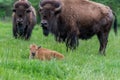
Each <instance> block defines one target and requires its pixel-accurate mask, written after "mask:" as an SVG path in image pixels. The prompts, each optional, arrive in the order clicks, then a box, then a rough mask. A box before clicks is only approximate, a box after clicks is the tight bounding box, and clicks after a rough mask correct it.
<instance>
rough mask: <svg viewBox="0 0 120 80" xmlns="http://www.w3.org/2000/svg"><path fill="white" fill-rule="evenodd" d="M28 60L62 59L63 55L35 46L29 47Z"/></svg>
mask: <svg viewBox="0 0 120 80" xmlns="http://www.w3.org/2000/svg"><path fill="white" fill-rule="evenodd" d="M29 58H30V59H34V58H35V59H40V60H51V59H52V58H56V59H63V58H64V55H62V54H61V53H58V52H56V51H53V50H49V49H46V48H42V47H38V46H37V45H35V44H32V45H30V56H29Z"/></svg>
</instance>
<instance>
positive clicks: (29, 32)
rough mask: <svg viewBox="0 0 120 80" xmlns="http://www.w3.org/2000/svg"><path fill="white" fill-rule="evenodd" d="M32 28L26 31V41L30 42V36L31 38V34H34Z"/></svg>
mask: <svg viewBox="0 0 120 80" xmlns="http://www.w3.org/2000/svg"><path fill="white" fill-rule="evenodd" d="M32 29H33V28H32V27H28V28H27V30H26V35H25V40H29V39H30V36H31V33H32Z"/></svg>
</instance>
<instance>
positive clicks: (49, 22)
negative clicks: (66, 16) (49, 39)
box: [39, 0, 62, 36]
mask: <svg viewBox="0 0 120 80" xmlns="http://www.w3.org/2000/svg"><path fill="white" fill-rule="evenodd" d="M61 9H62V5H61V2H58V1H49V0H47V1H44V0H43V1H42V2H40V4H39V13H40V15H41V26H42V28H43V34H44V35H45V36H47V35H48V34H49V32H52V33H55V30H56V28H57V19H58V16H59V13H60V12H61Z"/></svg>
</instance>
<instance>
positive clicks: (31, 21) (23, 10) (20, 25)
mask: <svg viewBox="0 0 120 80" xmlns="http://www.w3.org/2000/svg"><path fill="white" fill-rule="evenodd" d="M13 7H14V8H13V15H12V18H13V36H14V37H15V38H18V37H21V38H24V39H26V40H28V39H29V38H30V36H31V33H32V29H33V28H34V26H35V24H36V12H35V9H34V8H33V7H32V5H31V4H30V2H28V1H27V0H19V1H16V2H15V3H14V6H13Z"/></svg>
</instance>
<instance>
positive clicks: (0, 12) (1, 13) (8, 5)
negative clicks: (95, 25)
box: [0, 0, 120, 22]
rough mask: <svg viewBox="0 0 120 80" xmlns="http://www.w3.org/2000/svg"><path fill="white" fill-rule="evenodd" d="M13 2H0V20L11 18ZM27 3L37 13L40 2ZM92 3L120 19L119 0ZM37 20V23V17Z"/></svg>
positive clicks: (97, 0) (11, 0) (1, 0)
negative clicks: (100, 5)
mask: <svg viewBox="0 0 120 80" xmlns="http://www.w3.org/2000/svg"><path fill="white" fill-rule="evenodd" d="M15 1H17V0H0V20H5V19H6V18H11V15H12V8H13V4H14V2H15ZM29 1H30V2H31V3H32V5H33V6H34V7H35V9H36V12H37V11H38V5H39V2H40V0H29ZM93 1H95V2H99V3H102V4H105V5H108V6H110V7H111V8H112V10H113V11H114V12H115V13H116V14H117V16H118V17H120V0H93ZM37 18H38V22H39V17H37Z"/></svg>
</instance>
